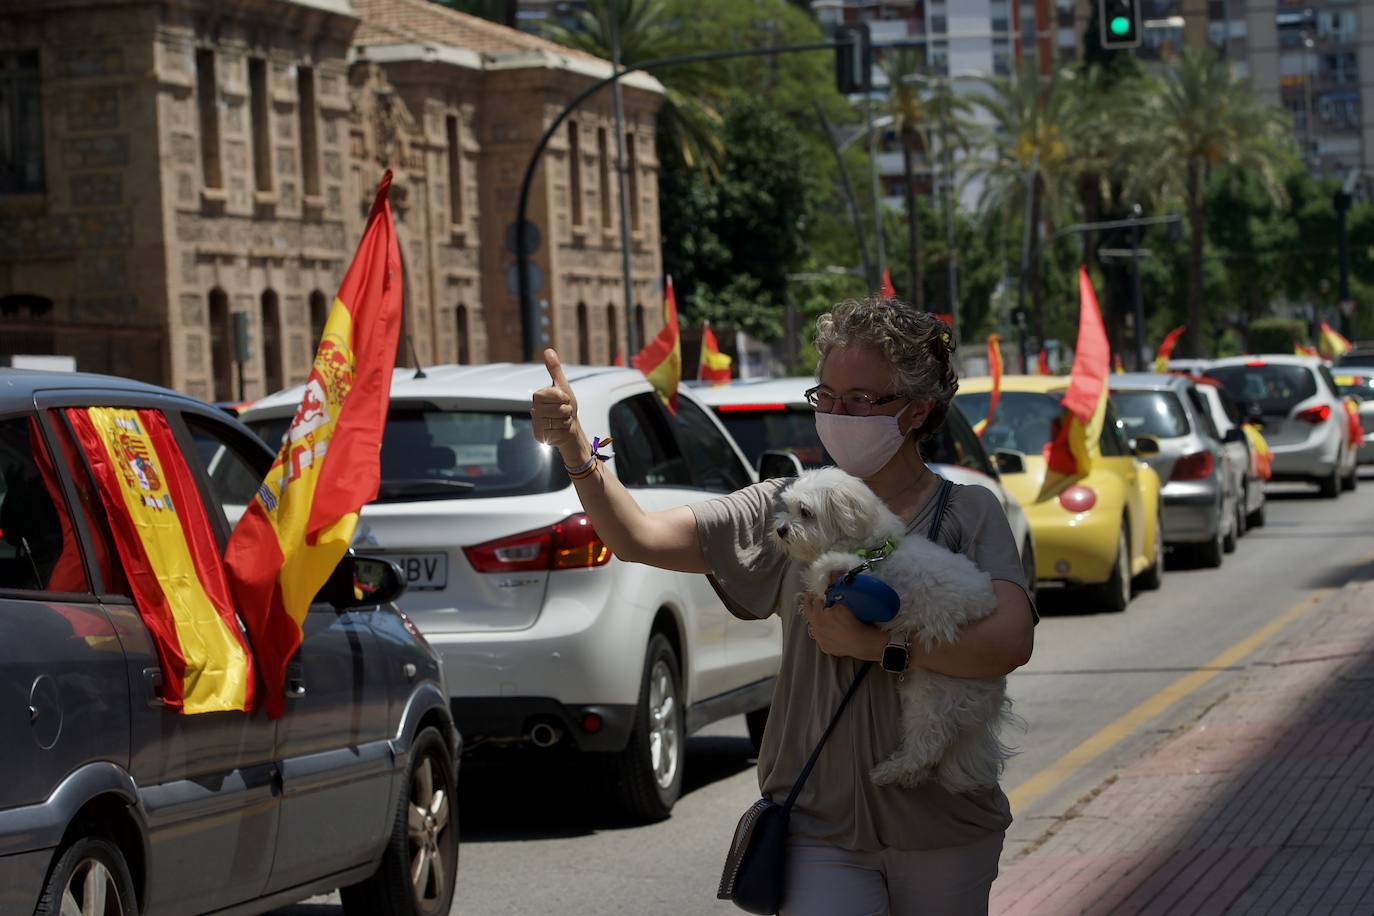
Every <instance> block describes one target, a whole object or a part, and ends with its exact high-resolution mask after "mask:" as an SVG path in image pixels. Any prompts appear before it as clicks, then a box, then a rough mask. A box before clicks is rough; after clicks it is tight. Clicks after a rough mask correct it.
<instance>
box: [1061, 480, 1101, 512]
mask: <svg viewBox="0 0 1374 916" xmlns="http://www.w3.org/2000/svg"><path fill="white" fill-rule="evenodd" d="M1059 505H1061V506H1063V507H1064V508H1065V509H1068V510H1069V511H1070V512H1087V511H1088V510H1089V509H1091V508H1092V507H1093V506H1095V505H1097V493H1095V492H1094V491H1093V489H1092V487H1085V486H1083V485H1082V484H1074V485H1073V486H1071V487H1069V488H1068V489H1067V490H1065V491H1064V492H1063V493H1060V494H1059Z"/></svg>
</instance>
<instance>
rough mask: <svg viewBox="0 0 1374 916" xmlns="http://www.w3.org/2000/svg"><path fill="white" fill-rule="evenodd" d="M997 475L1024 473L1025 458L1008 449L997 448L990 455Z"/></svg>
mask: <svg viewBox="0 0 1374 916" xmlns="http://www.w3.org/2000/svg"><path fill="white" fill-rule="evenodd" d="M992 460H993V461H994V462H995V463H996V464H997V473H999V474H1024V473H1026V456H1025V455H1023V454H1021V453H1020V452H1018V451H1016V450H1015V449H1010V448H999V449H997V450H996V451H994V452H993V453H992Z"/></svg>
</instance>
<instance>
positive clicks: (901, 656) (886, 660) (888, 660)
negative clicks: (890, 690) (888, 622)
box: [882, 635, 911, 674]
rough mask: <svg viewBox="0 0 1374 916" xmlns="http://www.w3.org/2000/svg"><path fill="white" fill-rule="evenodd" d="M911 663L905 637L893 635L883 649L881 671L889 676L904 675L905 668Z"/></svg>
mask: <svg viewBox="0 0 1374 916" xmlns="http://www.w3.org/2000/svg"><path fill="white" fill-rule="evenodd" d="M910 662H911V652H910V650H908V648H907V638H906V636H904V635H902V636H898V635H894V636H893V637H892V640H891V641H890V642H888V644H887V646H886V647H884V648H883V660H882V666H883V670H884V671H886V672H888V673H889V674H905V673H906V666H907V665H908V664H910Z"/></svg>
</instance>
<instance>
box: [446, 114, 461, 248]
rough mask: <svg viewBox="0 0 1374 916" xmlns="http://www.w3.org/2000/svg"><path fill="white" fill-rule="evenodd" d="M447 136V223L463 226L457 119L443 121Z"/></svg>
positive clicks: (452, 116)
mask: <svg viewBox="0 0 1374 916" xmlns="http://www.w3.org/2000/svg"><path fill="white" fill-rule="evenodd" d="M444 128H445V130H446V132H447V134H448V221H449V223H451V224H452V225H454V226H461V225H462V224H463V148H462V146H461V144H460V143H459V142H458V117H457V116H456V115H449V116H448V117H447V118H445V119H444Z"/></svg>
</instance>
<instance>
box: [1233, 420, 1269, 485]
mask: <svg viewBox="0 0 1374 916" xmlns="http://www.w3.org/2000/svg"><path fill="white" fill-rule="evenodd" d="M1240 428H1241V429H1243V430H1245V438H1246V439H1248V440H1250V455H1251V457H1252V458H1253V459H1254V462H1255V473H1256V474H1257V475H1259V477H1260V479H1261V480H1268V479H1269V478H1271V477H1273V476H1274V452H1273V451H1272V450H1271V449H1270V448H1269V443H1268V442H1266V441H1265V440H1264V436H1263V435H1261V434H1260V431H1259V427H1258V426H1256V425H1255V424H1253V423H1242V424H1241V425H1240Z"/></svg>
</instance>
